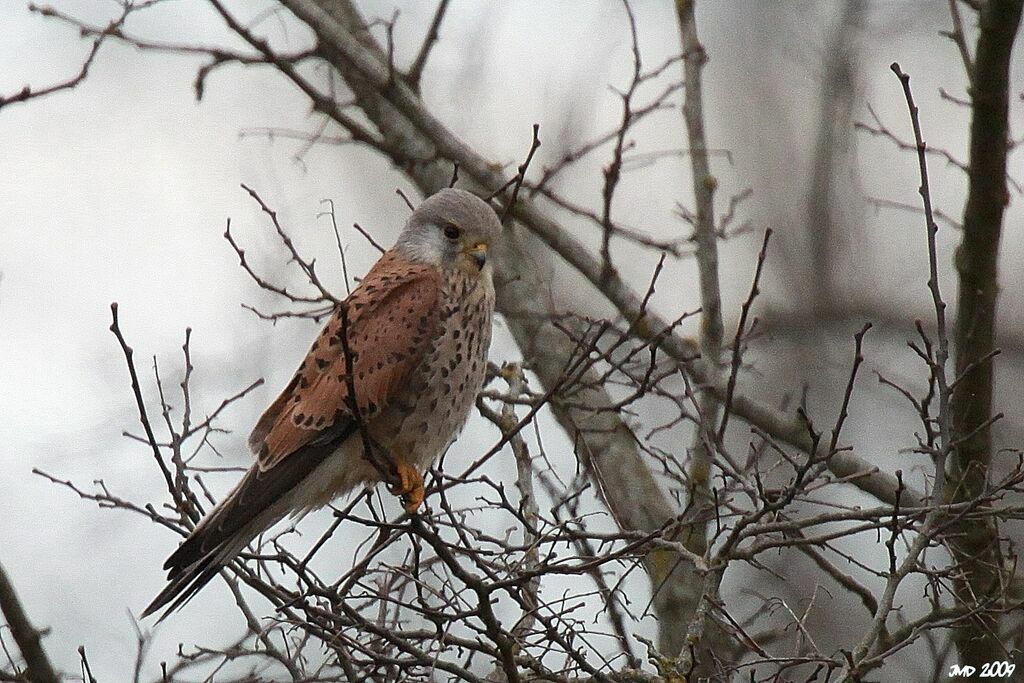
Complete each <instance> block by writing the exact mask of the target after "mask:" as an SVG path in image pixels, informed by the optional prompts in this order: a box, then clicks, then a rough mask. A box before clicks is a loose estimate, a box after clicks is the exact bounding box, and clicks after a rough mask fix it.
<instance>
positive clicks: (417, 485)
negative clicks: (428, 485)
mask: <svg viewBox="0 0 1024 683" xmlns="http://www.w3.org/2000/svg"><path fill="white" fill-rule="evenodd" d="M395 474H397V475H398V483H396V484H394V485H393V486H389V487H388V490H389V491H390V492H391V494H392V495H395V496H398V497H399V498H401V499H402V507H404V508H405V511H406V512H408V513H409V514H410V515H411V514H413V513H414V512H416V511H417V510H418V509H419V507H420V505H421V504H422V503H423V496H424V491H423V475H421V474H420V473H419V470H417V469H416V468H415V467H413V466H412V465H410V464H409V463H407V462H404V461H402V460H399V461H398V462H396V463H395Z"/></svg>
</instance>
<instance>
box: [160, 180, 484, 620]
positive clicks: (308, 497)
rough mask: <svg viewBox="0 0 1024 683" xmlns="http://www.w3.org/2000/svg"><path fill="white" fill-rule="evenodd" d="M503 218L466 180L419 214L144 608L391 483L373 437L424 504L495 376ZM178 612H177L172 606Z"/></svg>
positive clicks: (310, 356)
mask: <svg viewBox="0 0 1024 683" xmlns="http://www.w3.org/2000/svg"><path fill="white" fill-rule="evenodd" d="M500 233H501V223H500V222H499V221H498V217H497V216H496V215H495V213H494V211H493V210H492V209H491V207H490V206H488V205H487V204H486V203H485V202H484V201H483V200H481V199H479V198H478V197H476V196H474V195H472V194H470V193H469V192H466V191H464V190H457V189H447V190H442V191H441V192H438V193H437V194H435V195H433V196H432V197H430V198H429V199H427V200H426V201H424V202H423V203H422V204H421V205H420V206H419V208H417V209H416V210H415V211H414V212H413V213H412V215H411V216H410V218H409V221H408V223H407V224H406V226H405V228H404V230H402V233H401V235H399V237H398V241H397V242H396V244H395V246H394V247H392V248H391V249H389V250H388V251H386V252H385V253H384V254H383V255H382V256H381V257H380V259H379V260H378V261H377V263H376V264H374V266H373V267H372V268H371V269H370V271H369V272H368V273H367V274H366V277H365V278H364V279H363V281H362V282H361V283H360V284H359V286H358V287H357V288H356V289H355V290H354V291H353V292H352V293H351V295H349V297H348V298H347V299H346V300H345V301H344V302H343V303H342V304H341V305H340V306H338V308H337V310H336V311H335V312H334V314H333V315H332V317H331V319H330V320H329V321H328V323H327V325H326V326H325V327H324V329H323V331H322V332H321V333H320V335H319V336H318V337H317V338H316V340H315V341H314V342H313V346H312V348H310V350H309V353H307V354H306V358H305V360H303V361H302V364H301V365H300V366H299V369H298V371H297V372H296V373H295V376H294V377H293V378H292V380H291V381H290V382H289V383H288V385H287V386H286V387H285V389H284V391H282V392H281V395H280V396H278V397H277V399H276V400H275V401H274V402H273V403H271V404H270V406H269V407H268V408H267V409H266V411H265V412H264V413H263V415H262V417H260V419H259V421H258V422H257V423H256V427H255V428H254V429H253V431H252V434H251V435H250V436H249V448H250V449H251V450H252V451H253V453H254V454H255V455H256V462H255V463H254V464H253V465H252V467H250V468H249V471H248V472H246V474H245V476H244V477H242V480H241V481H240V482H239V483H238V485H237V486H235V488H234V490H232V491H231V493H229V494H228V495H227V497H226V498H224V499H223V500H222V501H221V502H220V503H219V504H218V505H217V506H216V507H214V508H213V510H211V511H210V513H209V514H208V515H206V517H205V518H204V519H203V520H202V521H200V522H199V524H198V525H197V526H196V528H195V530H193V531H192V533H191V534H190V535H189V536H188V538H186V539H185V541H184V542H183V543H182V544H181V545H180V546H179V547H178V549H177V550H175V551H174V552H173V553H172V554H171V556H170V557H169V558H168V559H167V561H166V562H165V563H164V568H165V569H167V570H168V577H167V578H168V584H167V586H166V588H164V590H163V591H162V592H161V593H160V595H158V596H157V597H156V599H154V600H153V602H152V603H151V604H150V605H149V607H147V608H146V610H145V612H143V616H148V615H150V614H152V613H154V612H156V611H157V610H159V609H161V608H163V607H164V606H166V605H168V604H170V607H169V608H168V610H167V613H169V612H171V611H173V610H175V609H177V608H178V607H180V606H181V605H183V604H184V603H185V602H187V601H188V600H189V599H190V598H191V597H192V596H193V595H195V593H196V592H197V591H199V589H200V588H202V587H203V586H204V585H205V584H206V583H207V582H208V581H209V580H210V579H211V578H213V577H214V576H215V575H216V574H217V572H218V571H219V570H220V569H221V567H223V566H224V565H225V564H226V563H227V562H229V561H230V560H231V559H232V558H234V557H235V556H236V555H237V554H238V553H239V552H241V550H242V549H243V548H244V547H245V546H246V545H248V543H249V541H251V540H252V539H253V538H254V537H255V536H256V535H258V534H259V533H261V532H262V531H264V530H265V529H267V528H268V527H269V526H271V525H272V524H274V523H275V522H277V521H278V520H280V519H281V518H282V517H284V516H285V515H287V514H289V513H292V514H301V513H305V512H306V511H309V510H312V509H315V508H318V507H321V506H323V505H326V504H327V503H329V502H330V501H331V500H333V499H334V498H335V497H337V496H339V495H342V494H345V493H348V492H350V491H352V490H354V489H356V488H357V487H359V486H361V485H364V484H374V483H377V482H379V481H381V478H382V477H381V474H380V472H379V471H378V469H376V468H375V467H374V465H373V464H372V463H371V461H370V459H368V458H367V457H366V453H365V451H364V446H365V445H366V444H369V445H370V447H371V448H372V449H373V450H374V453H376V454H379V455H380V457H381V459H382V461H383V462H386V463H390V464H391V465H393V468H394V470H393V471H394V473H395V475H397V476H396V478H397V480H398V481H399V482H400V483H399V485H397V486H395V487H394V488H393V489H392V493H394V494H395V495H399V496H401V497H402V502H403V504H404V506H405V509H406V510H407V511H409V512H414V511H415V510H416V509H417V508H418V507H419V505H420V503H422V502H423V476H422V472H423V470H425V469H426V468H427V467H428V466H429V465H430V464H431V463H432V462H433V461H434V460H435V459H436V458H437V457H438V456H439V455H440V454H441V453H443V452H444V450H445V449H446V448H447V447H448V446H449V445H450V444H451V442H452V441H453V440H454V439H455V437H456V436H457V435H458V432H459V430H460V429H461V428H462V425H463V423H464V422H465V421H466V418H467V417H468V415H469V410H470V408H471V406H472V405H473V402H474V400H475V398H476V394H477V391H478V390H479V389H480V386H481V384H482V383H483V379H484V372H485V369H486V365H487V350H488V347H489V346H490V342H491V315H492V313H493V311H494V284H493V282H492V279H491V271H492V267H491V264H489V263H488V262H487V249H488V246H489V245H490V244H492V243H493V242H494V241H495V240H497V239H498V238H499V236H500ZM165 616H166V613H165Z"/></svg>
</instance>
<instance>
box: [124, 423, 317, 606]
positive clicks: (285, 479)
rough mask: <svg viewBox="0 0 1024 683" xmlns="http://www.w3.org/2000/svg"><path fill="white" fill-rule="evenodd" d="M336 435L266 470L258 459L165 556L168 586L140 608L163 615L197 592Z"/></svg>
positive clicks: (268, 521)
mask: <svg viewBox="0 0 1024 683" xmlns="http://www.w3.org/2000/svg"><path fill="white" fill-rule="evenodd" d="M336 446H337V441H332V442H330V443H320V444H315V445H312V444H311V445H309V446H305V447H303V448H300V449H299V450H298V451H296V452H294V453H292V454H291V455H289V456H288V457H287V458H285V459H284V460H282V461H281V462H280V463H278V464H277V465H275V466H274V467H273V468H272V469H271V470H268V471H265V472H261V471H260V469H259V467H258V466H257V465H253V467H252V468H251V469H250V470H249V471H248V472H247V473H246V474H245V476H244V477H243V478H242V480H241V481H240V482H239V483H238V485H237V486H236V487H235V488H234V490H232V491H231V493H229V494H228V495H227V497H226V498H224V500H222V501H221V502H220V503H219V504H218V505H217V506H216V507H215V508H214V509H213V510H211V511H210V513H209V514H207V516H206V517H204V518H203V520H202V521H201V522H200V523H199V524H198V525H197V526H196V528H195V529H194V530H193V531H192V533H191V534H189V536H188V538H186V539H185V541H184V542H183V543H182V544H181V545H180V546H178V549H177V550H175V551H174V552H173V553H171V556H170V557H168V558H167V561H166V562H164V569H166V570H167V581H168V583H167V586H166V587H165V588H164V589H163V590H162V591H160V594H159V595H157V596H156V598H155V599H154V600H153V602H151V603H150V604H149V606H148V607H147V608H146V609H145V611H144V612H143V613H142V616H143V617H148V616H149V615H151V614H154V613H155V612H157V611H159V610H160V609H162V608H164V607H165V606H167V605H170V607H168V608H167V611H165V612H164V614H163V616H161V617H160V619H161V620H163V619H164V618H165V617H167V615H168V614H170V613H171V612H173V611H175V610H176V609H178V608H179V607H181V606H182V605H184V604H185V603H186V602H188V601H189V600H190V599H192V597H193V596H194V595H195V594H196V593H197V592H199V590H200V589H201V588H202V587H203V586H205V585H206V584H207V583H209V581H210V579H212V578H213V577H214V576H216V575H217V573H218V572H219V571H220V570H221V568H222V567H224V565H226V564H227V563H228V562H230V561H231V560H232V559H234V557H235V556H236V555H238V553H240V552H241V551H242V549H243V548H245V546H247V545H248V544H249V541H251V540H252V539H253V538H255V537H256V536H257V535H259V534H260V533H261V532H263V531H264V530H265V529H266V528H267V527H269V526H270V525H272V524H273V523H274V522H276V521H278V520H279V519H281V518H282V517H284V516H285V515H286V514H288V513H289V512H291V511H292V510H293V506H294V504H295V503H294V501H292V500H291V498H292V497H291V496H289V495H288V494H289V493H290V492H291V491H292V490H293V489H295V487H296V486H297V485H298V484H299V483H300V482H301V481H302V480H303V479H305V478H306V477H307V476H309V475H310V474H311V473H312V472H313V470H315V469H316V468H317V466H318V465H319V464H320V463H322V462H323V461H324V459H326V458H327V457H328V456H329V455H330V454H331V452H332V451H333V450H334V449H335V448H336Z"/></svg>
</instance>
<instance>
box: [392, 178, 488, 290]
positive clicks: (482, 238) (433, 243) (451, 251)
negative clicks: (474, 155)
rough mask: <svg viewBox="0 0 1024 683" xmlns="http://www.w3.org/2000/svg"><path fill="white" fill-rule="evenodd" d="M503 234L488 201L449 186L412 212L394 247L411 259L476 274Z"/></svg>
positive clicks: (483, 266) (485, 263)
mask: <svg viewBox="0 0 1024 683" xmlns="http://www.w3.org/2000/svg"><path fill="white" fill-rule="evenodd" d="M500 237H501V221H499V220H498V216H497V214H495V213H494V209H492V208H491V207H490V206H488V205H487V202H485V201H484V200H482V199H480V198H479V197H477V196H476V195H474V194H472V193H470V192H466V191H465V190H458V189H455V188H448V189H446V190H441V191H440V192H438V193H437V194H434V195H431V196H430V197H428V198H427V199H426V200H424V202H423V203H422V204H420V205H419V207H417V209H416V210H415V211H413V212H412V215H411V216H409V222H408V223H406V224H405V229H404V230H402V234H401V235H399V237H398V242H397V243H396V244H395V249H396V250H397V251H398V252H399V253H400V254H401V255H402V256H405V257H406V258H408V259H410V260H412V261H417V262H419V263H429V264H430V265H434V266H438V267H441V268H460V269H462V270H465V271H466V272H468V273H471V274H476V273H480V272H481V271H483V270H484V268H485V266H486V265H487V252H488V249H489V248H490V247H491V245H493V244H494V243H495V242H496V241H497V240H498V239H500ZM487 272H488V273H490V269H489V268H488V269H487Z"/></svg>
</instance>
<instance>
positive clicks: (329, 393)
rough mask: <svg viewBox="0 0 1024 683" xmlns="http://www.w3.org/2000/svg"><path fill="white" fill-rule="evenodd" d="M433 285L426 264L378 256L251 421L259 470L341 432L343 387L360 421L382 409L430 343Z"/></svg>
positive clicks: (434, 320) (347, 417)
mask: <svg viewBox="0 0 1024 683" xmlns="http://www.w3.org/2000/svg"><path fill="white" fill-rule="evenodd" d="M440 283H441V279H440V274H439V273H438V271H437V269H435V268H433V267H431V266H426V265H422V264H418V263H413V262H410V261H406V260H404V259H402V258H400V257H398V256H396V255H394V254H393V253H391V252H388V253H386V254H384V256H382V257H381V258H380V260H379V261H378V262H377V263H376V265H374V267H373V268H372V269H371V270H370V272H369V273H367V275H366V277H365V278H364V279H363V281H362V282H361V283H360V285H359V286H358V287H357V288H356V289H355V290H354V291H353V292H352V294H351V295H349V297H348V299H346V300H345V302H344V303H343V304H342V305H341V306H340V307H339V309H338V310H337V311H335V312H334V314H333V315H332V316H331V319H330V320H329V321H328V322H327V325H326V326H325V327H324V329H323V331H322V332H321V333H320V335H319V336H318V337H317V339H316V341H314V342H313V346H312V348H310V350H309V353H307V354H306V358H305V359H304V360H303V361H302V364H301V365H300V366H299V369H298V371H297V372H296V373H295V376H294V377H293V378H292V380H291V381H290V382H289V383H288V386H287V387H285V389H284V391H283V392H281V395H280V396H278V397H277V399H276V400H275V401H274V402H273V403H272V404H271V405H270V407H268V408H267V410H266V411H265V412H264V413H263V415H262V417H260V419H259V421H258V422H257V423H256V427H255V428H254V429H253V431H252V434H251V435H250V436H249V447H250V448H251V449H252V451H253V453H255V454H256V456H257V458H258V462H259V466H260V469H261V470H264V471H265V470H267V469H269V468H271V467H273V466H274V465H275V464H277V463H279V462H280V461H281V460H282V459H284V458H286V457H288V455H289V454H291V453H294V452H295V451H296V450H297V449H299V448H301V447H302V446H304V445H306V444H308V443H309V442H310V441H312V440H314V439H316V438H317V437H318V436H320V435H322V434H324V432H326V431H327V430H331V431H336V430H337V429H344V428H345V426H346V425H347V424H348V423H349V421H351V420H352V419H353V415H352V410H351V404H352V401H351V399H350V398H349V387H350V386H351V387H353V388H354V390H355V399H356V405H358V409H359V417H360V419H361V420H363V421H364V422H369V421H371V420H372V419H373V417H374V416H375V415H377V414H379V413H380V411H381V410H382V409H383V408H384V407H385V406H386V405H388V403H389V401H390V400H391V399H392V398H393V397H394V395H395V393H396V392H397V391H399V390H400V389H402V388H403V386H404V384H405V382H406V380H407V379H408V376H409V373H410V371H411V370H412V369H413V368H415V367H416V365H417V364H418V363H419V362H420V360H421V359H422V357H423V354H424V353H425V352H426V351H427V350H428V349H429V348H430V346H431V342H432V340H433V339H434V336H435V334H436V331H437V329H438V323H439V320H440V311H439V308H440V306H439V299H440V297H439V291H440ZM346 332H347V334H345V333H346ZM343 335H345V337H347V341H348V343H347V344H344V343H343ZM346 347H347V350H348V355H349V358H346V353H345V350H346ZM350 368H351V371H352V372H351V377H350V376H349V372H348V371H349V369H350Z"/></svg>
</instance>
